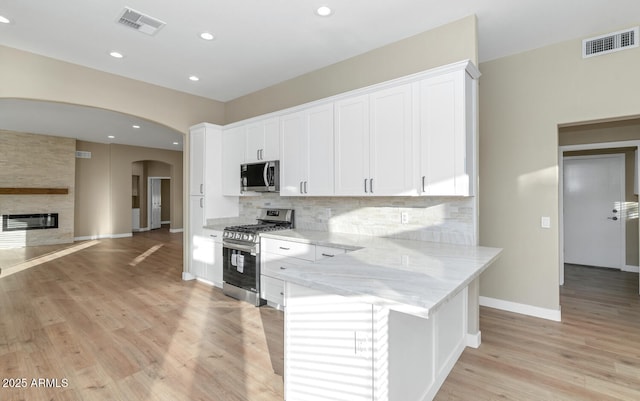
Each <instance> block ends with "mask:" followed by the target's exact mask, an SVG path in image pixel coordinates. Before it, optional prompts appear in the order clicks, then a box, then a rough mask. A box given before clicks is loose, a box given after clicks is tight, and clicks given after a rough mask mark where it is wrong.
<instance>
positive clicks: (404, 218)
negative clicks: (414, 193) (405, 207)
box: [400, 212, 409, 224]
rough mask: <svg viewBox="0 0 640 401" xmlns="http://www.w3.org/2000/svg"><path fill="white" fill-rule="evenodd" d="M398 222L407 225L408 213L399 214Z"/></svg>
mask: <svg viewBox="0 0 640 401" xmlns="http://www.w3.org/2000/svg"><path fill="white" fill-rule="evenodd" d="M400 222H402V224H408V223H409V213H407V212H401V213H400Z"/></svg>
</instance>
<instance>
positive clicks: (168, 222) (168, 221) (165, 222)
mask: <svg viewBox="0 0 640 401" xmlns="http://www.w3.org/2000/svg"><path fill="white" fill-rule="evenodd" d="M160 224H171V220H167V221H161V222H160Z"/></svg>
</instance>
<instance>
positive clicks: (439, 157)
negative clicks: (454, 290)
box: [418, 69, 476, 196]
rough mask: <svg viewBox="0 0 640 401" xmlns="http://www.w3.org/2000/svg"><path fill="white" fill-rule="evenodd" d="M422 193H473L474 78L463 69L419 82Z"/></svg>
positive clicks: (440, 194)
mask: <svg viewBox="0 0 640 401" xmlns="http://www.w3.org/2000/svg"><path fill="white" fill-rule="evenodd" d="M418 97H419V125H420V129H419V131H420V172H419V173H420V175H419V177H420V182H419V189H420V193H421V194H423V195H431V196H471V195H474V188H473V186H474V178H473V177H474V171H473V170H474V159H475V158H474V155H475V143H474V142H475V130H476V127H475V107H474V105H475V82H474V81H473V79H472V78H471V77H470V76H469V75H468V74H467V72H466V71H465V70H464V69H460V70H458V71H454V72H449V73H446V74H441V75H438V76H434V77H431V78H428V79H425V80H422V81H420V82H419V95H418Z"/></svg>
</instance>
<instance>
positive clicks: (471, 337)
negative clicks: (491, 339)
mask: <svg viewBox="0 0 640 401" xmlns="http://www.w3.org/2000/svg"><path fill="white" fill-rule="evenodd" d="M481 343H482V333H481V332H479V331H478V332H477V333H476V334H471V333H467V347H471V348H478V347H479V346H480V344H481Z"/></svg>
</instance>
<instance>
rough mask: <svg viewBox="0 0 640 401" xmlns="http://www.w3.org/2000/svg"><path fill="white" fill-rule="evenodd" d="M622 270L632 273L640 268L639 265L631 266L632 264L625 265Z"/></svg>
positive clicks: (639, 270)
mask: <svg viewBox="0 0 640 401" xmlns="http://www.w3.org/2000/svg"><path fill="white" fill-rule="evenodd" d="M620 270H622V271H623V272H630V273H638V272H640V269H639V268H638V266H631V265H624V266H622V269H620Z"/></svg>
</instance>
